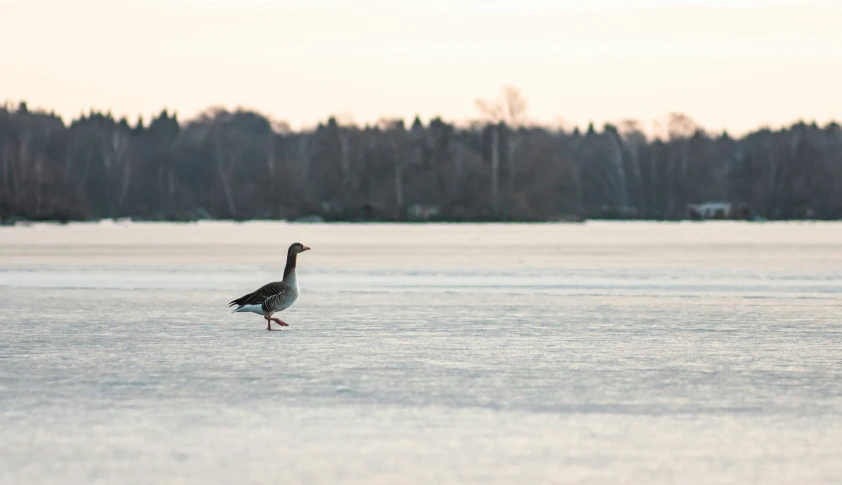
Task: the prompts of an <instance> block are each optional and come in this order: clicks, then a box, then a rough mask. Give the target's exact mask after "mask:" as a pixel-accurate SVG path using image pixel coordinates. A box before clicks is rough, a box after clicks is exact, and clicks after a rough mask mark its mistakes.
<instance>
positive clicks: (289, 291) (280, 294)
mask: <svg viewBox="0 0 842 485" xmlns="http://www.w3.org/2000/svg"><path fill="white" fill-rule="evenodd" d="M309 250H310V248H308V247H307V246H305V245H303V244H301V243H293V244H291V245H290V247H289V250H287V265H286V267H285V268H284V279H283V280H282V281H276V282H274V283H267V284H265V285H263V286H261V287H260V288H259V289H257V290H256V291H253V292H251V293H249V294H248V295H243V296H241V297H239V298H237V299H236V300H233V301H232V302H230V303H229V304H228V306H229V307H231V306H234V305H237V308H235V309H234V311H232V312H231V313H237V312H251V313H257V314H258V315H263V318H265V319H266V330H270V331H271V330H272V322H275V323H277V324H278V325H280V326H282V327H288V326H289V325H288V324H287V323H286V322H283V321H282V320H280V319H278V318H272V315H273V314H274V313H277V312H280V311H284V310H286V309H287V308H289V307H290V306H292V304H293V303H295V300H296V299H298V280H297V279H296V278H295V263H296V260H297V259H298V254H299V253H303V252H304V251H309Z"/></svg>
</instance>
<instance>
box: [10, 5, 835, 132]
mask: <svg viewBox="0 0 842 485" xmlns="http://www.w3.org/2000/svg"><path fill="white" fill-rule="evenodd" d="M0 46H2V48H0V101H2V100H3V99H6V100H11V101H20V100H26V101H28V102H29V104H30V105H31V106H33V107H42V108H47V109H55V110H56V111H57V112H58V113H59V114H61V115H63V116H64V117H65V120H69V119H70V118H71V117H73V116H76V115H78V114H79V113H80V112H81V111H87V110H88V109H89V108H91V107H94V108H98V109H103V110H108V109H110V110H112V111H113V112H114V113H115V114H116V115H118V116H119V115H127V116H128V117H129V119H130V120H134V119H136V117H137V115H138V114H142V115H143V116H144V117H145V118H146V119H148V118H149V116H150V115H151V114H153V113H157V112H158V111H160V110H161V108H164V107H167V108H169V109H174V110H177V111H178V113H179V114H180V116H181V117H182V118H189V117H191V116H193V115H195V114H196V113H198V112H199V111H201V110H203V109H205V108H208V107H210V106H215V105H216V106H226V107H229V108H233V107H237V106H244V107H247V108H252V109H256V110H258V111H261V112H263V113H265V114H267V115H270V116H272V117H273V118H275V119H278V120H285V121H288V122H289V123H290V124H291V125H292V126H293V127H301V126H309V125H312V124H315V123H316V122H318V121H319V120H324V119H326V118H327V117H328V116H330V115H331V114H336V115H340V116H342V117H343V118H349V117H350V118H353V119H354V120H355V121H356V122H358V123H364V122H366V121H376V120H377V119H378V118H380V117H384V116H389V117H393V116H399V117H404V118H407V119H411V118H412V117H413V116H414V115H415V114H419V115H421V117H422V119H424V120H428V119H429V118H431V117H434V116H437V115H440V116H442V117H443V118H445V119H447V120H450V121H463V120H467V119H469V118H477V117H478V116H479V113H478V112H477V110H476V108H475V103H474V102H475V100H476V99H477V98H492V97H494V96H496V95H497V94H498V93H499V91H500V88H501V87H502V86H503V85H505V84H511V85H514V86H516V87H518V88H519V89H520V90H521V92H522V93H523V95H524V97H526V98H527V100H528V102H529V115H530V118H531V119H532V120H534V121H536V122H541V123H557V122H558V121H559V120H563V121H564V122H565V123H566V125H567V126H573V125H579V126H582V127H583V126H585V125H586V124H587V123H588V122H589V121H594V122H595V123H597V124H598V125H601V124H602V123H604V122H606V121H612V122H617V121H620V120H623V119H627V118H635V119H639V120H642V121H644V122H648V121H651V120H656V119H663V118H664V117H665V116H666V115H667V114H668V113H670V112H673V111H677V112H683V113H686V114H688V115H689V116H691V117H692V118H694V119H695V120H696V121H698V122H699V123H700V124H701V125H702V126H704V127H705V128H707V129H710V130H712V131H716V130H721V129H723V128H727V129H729V130H730V131H732V132H734V133H742V132H744V131H746V130H749V129H753V128H756V127H759V126H762V125H769V126H773V127H776V126H780V125H784V124H789V123H791V122H794V121H797V120H799V119H804V120H807V121H812V120H816V121H818V122H819V123H822V124H823V123H825V122H827V121H830V120H832V119H836V120H842V88H840V87H841V86H842V1H839V2H837V0H802V1H798V0H789V1H786V0H778V1H776V0H754V1H751V0H730V1H725V0H707V1H702V0H673V1H668V0H626V1H621V0H589V1H586V0H516V1H515V0H512V1H502V0H413V1H400V0H392V1H387V0H349V1H341V0H309V1H305V0H239V1H237V0H142V1H141V0H72V1H71V0H0Z"/></svg>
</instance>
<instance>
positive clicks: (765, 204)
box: [0, 88, 842, 222]
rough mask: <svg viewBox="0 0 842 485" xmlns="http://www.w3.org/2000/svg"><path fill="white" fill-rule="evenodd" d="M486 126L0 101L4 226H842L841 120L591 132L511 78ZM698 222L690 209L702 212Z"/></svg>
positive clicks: (486, 114)
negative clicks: (531, 114)
mask: <svg viewBox="0 0 842 485" xmlns="http://www.w3.org/2000/svg"><path fill="white" fill-rule="evenodd" d="M478 107H479V109H480V111H481V113H482V121H476V122H473V123H470V124H468V125H466V126H456V125H454V124H452V123H448V122H446V121H444V120H442V119H440V118H436V119H433V120H430V121H429V122H428V123H426V124H425V123H423V122H422V121H421V120H419V119H418V118H416V119H415V120H414V121H413V122H412V123H411V124H410V125H409V126H406V124H405V123H404V122H403V121H402V120H398V119H384V120H381V121H380V122H378V123H376V124H370V125H365V126H357V125H355V124H352V123H342V122H340V121H338V120H337V119H336V118H330V119H328V120H327V121H325V122H323V123H320V124H319V125H318V126H317V127H315V128H313V129H307V130H300V131H294V130H291V129H290V128H289V126H288V125H286V124H284V123H281V122H277V121H274V120H272V119H270V118H269V117H267V116H264V115H262V114H260V113H258V112H255V111H251V110H245V109H238V110H227V109H222V108H213V109H209V110H207V111H205V112H204V113H202V114H200V115H198V116H196V117H195V118H193V119H190V120H187V121H181V120H179V119H178V117H177V115H176V114H174V113H169V112H168V111H166V110H164V111H162V112H161V113H160V114H158V115H157V116H156V117H154V118H153V119H151V120H149V122H148V123H147V122H145V121H144V120H143V119H138V120H137V121H136V122H133V123H130V122H129V121H127V120H126V119H115V117H113V116H112V115H111V114H110V113H102V112H97V111H92V112H90V113H88V114H84V115H81V116H79V117H78V118H76V119H74V120H72V121H71V122H70V124H69V125H68V124H65V123H64V122H63V121H62V119H61V118H60V117H58V116H56V115H55V114H53V113H49V112H44V111H40V110H30V109H29V108H28V107H27V105H26V103H20V104H19V105H17V106H13V105H11V104H9V103H7V104H6V105H4V106H2V107H0V221H7V222H8V221H14V220H19V219H26V220H59V221H67V220H91V219H99V218H123V217H131V218H135V219H138V220H178V221H187V220H195V219H201V218H211V219H235V220H246V219H296V218H302V217H316V218H321V219H324V220H397V221H400V220H417V219H425V220H445V221H548V220H565V219H566V220H581V219H586V218H620V219H654V220H677V219H683V218H687V217H692V215H693V214H692V211H690V212H688V207H690V205H691V204H698V203H702V202H706V201H722V202H728V203H730V204H731V207H733V208H734V209H733V211H732V212H731V213H729V214H724V215H723V214H720V216H721V217H736V218H757V217H763V218H768V219H808V218H809V219H839V218H842V128H840V126H839V125H838V124H836V123H830V124H828V125H826V126H818V125H817V124H815V123H811V124H807V123H804V122H799V123H795V124H793V125H792V126H790V127H788V128H785V129H780V130H770V129H759V130H757V131H754V132H752V133H749V134H747V135H745V136H743V137H740V138H734V137H731V136H729V135H728V134H727V133H721V134H710V133H707V132H705V131H704V130H703V129H702V128H700V127H699V126H697V125H696V124H695V123H694V122H693V121H692V120H691V119H690V118H688V117H687V116H684V115H681V114H673V115H670V118H669V121H668V122H667V124H666V127H665V128H666V130H665V133H663V134H661V135H660V136H655V137H651V136H646V135H645V134H644V131H643V130H642V129H641V125H640V124H639V123H636V122H633V121H627V122H623V123H621V124H619V125H613V124H606V125H604V126H602V127H599V128H597V127H594V126H593V125H592V124H591V125H590V126H588V127H587V128H586V129H585V130H579V129H578V128H576V129H573V130H564V129H550V128H547V127H541V126H535V125H531V124H528V123H527V120H526V117H525V107H526V102H525V101H524V100H523V98H522V97H521V96H520V94H519V93H518V92H517V91H516V90H515V89H513V88H506V89H505V90H504V92H503V94H502V95H501V97H500V98H499V99H496V100H491V101H483V102H478ZM688 214H689V215H688Z"/></svg>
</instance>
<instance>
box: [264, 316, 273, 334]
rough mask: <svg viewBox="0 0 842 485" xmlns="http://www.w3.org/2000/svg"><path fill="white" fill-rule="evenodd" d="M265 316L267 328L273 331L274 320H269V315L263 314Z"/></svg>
mask: <svg viewBox="0 0 842 485" xmlns="http://www.w3.org/2000/svg"><path fill="white" fill-rule="evenodd" d="M263 318H265V319H266V330H269V331H270V332H271V331H272V320H269V315H263Z"/></svg>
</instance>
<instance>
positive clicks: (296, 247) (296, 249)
mask: <svg viewBox="0 0 842 485" xmlns="http://www.w3.org/2000/svg"><path fill="white" fill-rule="evenodd" d="M309 250H310V248H309V247H307V246H305V245H303V244H301V243H298V242H297V243H292V245H291V246H290V247H289V252H291V253H295V254H298V253H303V252H304V251H309Z"/></svg>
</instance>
